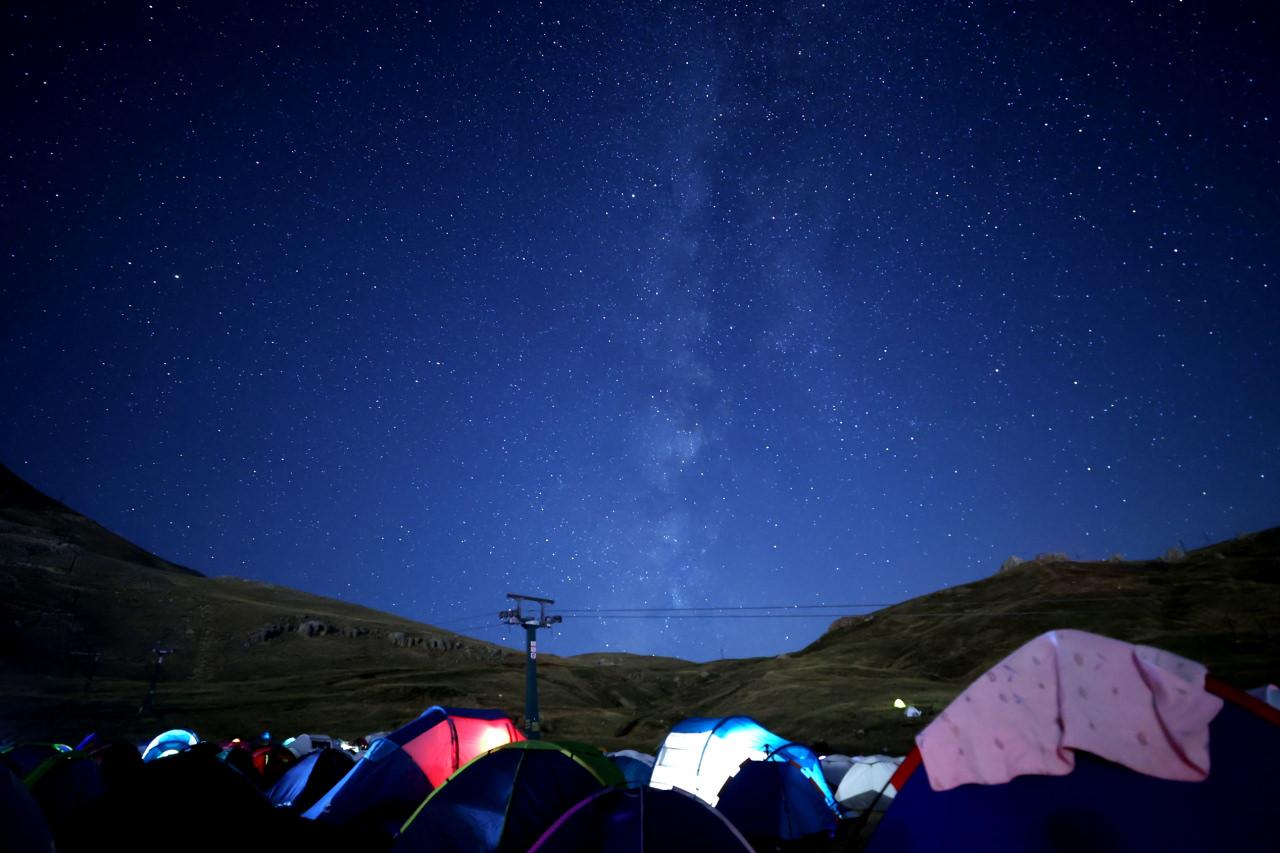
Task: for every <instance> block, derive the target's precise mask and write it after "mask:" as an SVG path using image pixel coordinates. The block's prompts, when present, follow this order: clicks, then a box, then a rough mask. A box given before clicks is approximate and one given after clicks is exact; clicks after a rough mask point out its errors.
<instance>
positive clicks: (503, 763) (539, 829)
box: [392, 741, 624, 853]
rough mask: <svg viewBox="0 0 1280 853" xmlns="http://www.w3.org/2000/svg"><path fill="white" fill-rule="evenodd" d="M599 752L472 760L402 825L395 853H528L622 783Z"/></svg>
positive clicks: (509, 753)
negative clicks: (559, 823)
mask: <svg viewBox="0 0 1280 853" xmlns="http://www.w3.org/2000/svg"><path fill="white" fill-rule="evenodd" d="M623 783H624V780H623V778H622V774H621V773H620V772H619V771H618V769H617V768H616V767H614V766H613V764H612V763H611V762H610V761H609V759H607V758H605V756H604V754H603V753H602V752H599V751H598V750H595V749H593V748H592V747H588V746H581V745H578V744H557V743H550V742H548V741H522V742H520V743H513V744H510V745H508V746H505V747H502V748H501V749H495V750H494V751H492V752H490V753H488V754H487V755H482V756H480V757H479V758H477V759H476V760H474V761H472V762H471V763H470V764H468V765H467V766H466V767H464V768H462V770H460V771H458V773H457V774H456V775H454V776H453V777H452V778H450V779H449V781H448V782H446V783H445V784H444V785H442V786H441V787H439V788H437V789H436V790H435V791H434V792H433V793H432V794H431V796H430V797H428V798H427V799H426V801H425V802H423V804H422V806H421V807H420V808H419V809H418V811H417V812H416V813H415V814H414V815H413V817H411V818H410V819H409V820H408V822H406V823H405V825H404V829H403V831H402V832H401V833H400V837H399V838H397V839H396V843H395V846H394V847H393V848H392V850H393V851H394V853H407V851H432V853H485V851H498V850H501V851H521V852H522V853H523V851H526V850H528V849H529V845H531V844H532V843H533V842H534V841H536V840H537V839H538V837H539V836H540V835H542V833H543V832H545V831H546V830H547V828H548V827H550V826H551V824H553V823H555V821H556V819H557V818H559V817H560V816H561V815H562V814H564V813H565V812H566V811H568V810H569V809H570V808H572V807H573V806H574V805H576V804H577V803H579V802H581V801H582V800H583V799H585V798H586V797H587V796H589V795H591V794H594V793H595V792H596V791H599V790H600V789H601V788H603V787H606V786H611V785H622V784H623Z"/></svg>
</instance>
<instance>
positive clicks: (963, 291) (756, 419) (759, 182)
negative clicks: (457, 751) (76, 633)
mask: <svg viewBox="0 0 1280 853" xmlns="http://www.w3.org/2000/svg"><path fill="white" fill-rule="evenodd" d="M0 15H3V18H2V20H3V25H2V26H0V42H2V43H3V62H4V76H3V87H2V90H3V95H2V97H3V114H4V115H5V117H6V121H5V125H6V132H5V145H4V151H5V156H4V159H3V161H2V162H0V240H2V241H3V257H2V263H3V270H2V273H0V295H2V297H3V298H2V301H0V459H2V460H3V461H4V462H5V463H6V464H7V465H9V466H10V467H11V468H13V469H14V470H15V471H17V472H18V473H19V474H21V475H22V476H24V477H25V478H27V479H28V480H30V481H31V482H32V483H34V484H35V485H36V486H38V487H39V488H41V489H43V490H44V491H46V492H48V493H49V494H51V495H53V496H54V497H57V498H59V499H61V500H63V501H65V502H67V503H69V504H70V505H72V506H73V507H75V508H77V509H78V510H80V511H82V512H84V513H86V514H88V515H89V516H91V517H93V518H95V519H96V520H98V521H100V522H101V523H103V524H105V525H106V526H107V527H109V528H111V529H113V530H115V531H117V532H119V533H121V534H122V535H124V536H126V537H128V538H130V539H132V540H134V541H135V542H137V543H139V544H141V545H143V546H144V547H146V548H148V549H150V550H153V551H155V552H157V553H159V554H161V555H162V556H165V557H167V558H169V559H172V560H174V561H177V562H180V563H183V564H185V565H188V566H191V567H192V568H195V569H197V570H199V571H201V572H204V573H206V574H210V575H236V576H241V577H249V578H255V579H259V580H265V581H270V582H274V583H279V584H285V585H289V586H292V587H297V588H299V589H304V590H308V591H311V592H315V593H320V594H324V595H330V596H336V597H339V598H342V599H345V600H349V601H352V602H358V603H362V604H367V605H370V606H373V607H377V608H381V609H385V610H390V611H393V612H395V613H398V614H401V615H404V616H407V617H411V618H414V619H419V620H423V621H426V622H430V623H432V624H436V625H441V626H445V627H450V628H455V629H459V630H464V631H466V632H467V633H471V634H472V635H474V636H479V637H483V638H485V639H489V640H494V641H505V642H514V641H517V640H518V639H519V638H518V637H517V636H516V635H515V634H511V635H508V634H507V633H506V632H505V631H504V630H503V629H502V628H500V627H499V626H498V625H497V615H496V614H497V612H498V611H499V610H500V609H502V608H503V607H505V606H506V601H505V598H504V596H505V593H506V592H508V591H513V592H524V593H532V594H541V595H546V596H550V597H553V598H555V599H557V602H558V605H557V610H558V612H563V613H565V614H567V615H566V618H565V622H564V624H563V625H562V626H560V627H559V628H558V629H557V631H556V632H555V633H552V634H546V635H544V636H543V637H542V638H541V644H542V646H543V649H545V650H546V651H549V652H556V653H561V654H570V653H578V652H585V651H592V650H599V651H604V650H626V651H632V652H637V653H646V654H648V653H653V654H666V655H678V656H682V657H686V658H691V659H697V660H706V659H712V658H717V657H721V656H730V657H733V656H744V655H760V654H777V653H780V652H784V651H788V650H793V649H797V648H800V647H802V646H803V645H805V644H807V643H808V642H811V641H812V640H813V639H815V638H816V637H817V636H819V635H820V634H821V632H822V631H823V629H824V628H825V627H826V625H827V624H828V623H829V622H830V621H831V620H832V619H833V618H835V617H836V616H838V615H841V614H842V613H850V612H865V609H858V608H855V607H853V606H852V605H873V604H882V603H888V602H895V601H900V600H902V599H905V598H908V597H911V596H915V595H920V594H924V593H928V592H931V591H933V590H936V589H939V588H941V587H944V586H947V585H951V584H956V583H963V582H967V581H971V580H975V579H978V578H981V577H985V576H987V575H990V574H992V573H993V572H994V571H995V570H996V569H997V567H998V566H999V565H1000V563H1001V561H1002V560H1003V559H1004V558H1005V557H1007V556H1009V555H1010V554H1020V555H1022V556H1024V557H1030V556H1032V555H1034V554H1035V553H1037V552H1041V551H1061V552H1066V553H1068V554H1069V555H1071V556H1073V557H1078V558H1082V559H1101V558H1106V557H1108V556H1109V555H1111V554H1114V553H1122V554H1125V555H1127V556H1130V557H1141V558H1145V557H1152V556H1155V555H1156V554H1159V553H1162V552H1163V551H1165V550H1166V549H1168V548H1170V547H1174V546H1179V545H1180V544H1181V545H1183V546H1185V547H1186V548H1194V547H1198V546H1200V545H1204V544H1206V543H1208V542H1210V541H1216V540H1219V539H1223V538H1228V537H1230V536H1233V535H1235V534H1237V533H1239V532H1241V531H1248V530H1255V529H1260V528H1264V527H1270V526H1273V525H1276V524H1278V523H1280V403H1278V402H1277V382H1276V376H1277V374H1278V373H1280V370H1278V367H1280V346H1278V344H1280V323H1277V321H1278V320H1280V281H1277V266H1278V264H1280V87H1278V85H1277V84H1278V83H1280V80H1278V79H1277V78H1278V74H1277V62H1278V59H1277V57H1278V56H1280V54H1277V53H1276V50H1275V45H1276V44H1277V43H1280V26H1278V25H1277V24H1278V13H1277V8H1276V6H1275V5H1274V4H1272V3H1267V2H1254V3H1250V2H1230V0H1215V2H1181V3H1176V2H1170V3H1165V2H1137V3H1129V2H1119V0H1107V2H1097V3H1092V2H1072V3H1069V4H1058V3H1041V4H1032V3H1021V2H1011V3H1009V2H990V3H984V2H972V3H963V2H932V0H931V2H921V3H917V4H912V3H908V2H887V3H879V2H867V3H836V2H831V3H817V2H776V3H763V4H738V3H610V4H596V3H584V2H571V3H563V4H559V3H551V2H543V3H539V2H536V1H535V0H521V1H520V2H513V3H503V4H488V3H478V2H466V3H445V4H436V3H427V2H422V3H410V2H404V3H374V2H361V3H356V2H261V1H260V0H255V2H236V0H226V2H218V3H199V2H189V3H172V2H161V0H155V2H150V3H147V2H124V0H121V1H120V2H83V3H74V4H72V3H67V4H59V3H48V2H21V0H20V1H19V2H14V3H7V4H5V9H4V11H3V12H2V13H0ZM814 605H838V606H835V607H826V608H816V607H813V606H814ZM698 607H736V608H745V607H786V608H789V609H786V610H774V611H762V610H722V611H717V612H715V613H708V612H705V611H698V610H688V609H672V610H668V611H667V612H666V613H665V614H664V613H661V612H658V611H657V610H655V609H656V608H698ZM610 608H629V609H631V610H629V611H628V612H626V613H617V614H615V615H614V616H611V617H610V618H602V616H601V614H599V613H593V612H590V611H594V610H599V609H610ZM800 608H810V609H800ZM766 613H769V614H772V615H771V616H769V617H767V618H766V617H762V614H766ZM815 614H816V615H815ZM708 616H717V617H721V618H707V617H708ZM779 616H782V617H786V618H779ZM748 617H749V618H748Z"/></svg>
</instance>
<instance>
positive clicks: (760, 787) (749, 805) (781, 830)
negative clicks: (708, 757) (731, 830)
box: [716, 747, 839, 850]
mask: <svg viewBox="0 0 1280 853" xmlns="http://www.w3.org/2000/svg"><path fill="white" fill-rule="evenodd" d="M784 749H785V747H784ZM778 755H781V753H777V752H775V753H773V754H772V756H771V757H770V759H766V760H764V761H746V762H744V763H743V765H742V767H741V768H739V769H738V772H737V773H736V774H734V775H733V776H731V777H730V778H729V781H727V782H725V783H724V788H723V789H722V790H721V791H720V799H719V802H718V803H717V804H716V809H717V810H718V811H719V812H720V813H721V814H723V815H724V816H725V817H727V818H728V819H729V820H730V821H731V822H732V823H733V825H734V826H735V827H737V828H738V831H739V832H741V833H742V834H743V835H744V836H745V837H746V838H747V840H748V841H750V842H751V844H752V846H753V847H755V848H757V849H761V850H768V849H772V848H773V847H774V846H775V845H776V844H777V843H778V842H792V841H799V840H800V839H807V838H814V839H818V838H820V837H822V836H825V837H827V838H830V837H831V836H832V835H833V834H834V833H835V829H836V824H837V822H838V821H839V815H838V814H837V812H836V810H835V809H834V808H833V807H832V805H830V804H828V802H827V799H826V797H827V792H825V791H824V790H823V789H822V788H819V787H818V783H817V782H815V781H814V780H813V778H812V777H811V776H809V775H806V774H805V772H804V770H803V769H802V768H801V766H800V765H799V764H798V763H795V762H792V761H785V760H779V759H777V758H775V757H774V756H778ZM815 761H816V759H815Z"/></svg>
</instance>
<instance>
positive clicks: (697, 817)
mask: <svg viewBox="0 0 1280 853" xmlns="http://www.w3.org/2000/svg"><path fill="white" fill-rule="evenodd" d="M531 850H532V851H537V853H605V851H608V853H667V851H670V850H708V851H711V850H714V851H728V852H729V853H732V851H735V850H737V851H742V853H750V850H751V845H750V844H748V843H747V841H746V839H744V838H743V837H742V835H741V834H740V833H739V832H738V830H736V829H735V828H734V826H733V824H731V823H730V822H729V821H728V820H727V819H726V818H725V816H724V815H722V814H720V813H719V812H717V811H716V810H715V809H713V808H711V806H708V805H707V804H706V803H704V802H703V801H702V800H700V799H698V798H697V797H695V796H693V795H692V794H686V793H685V792H684V791H681V790H680V789H679V788H672V789H670V790H664V789H660V788H648V787H639V788H606V789H604V790H603V791H598V792H596V793H595V794H592V795H591V796H590V797H587V798H586V799H585V800H583V801H582V802H580V803H578V804H577V805H575V806H574V807H573V808H571V809H570V810H569V811H567V812H565V814H564V815H563V816H562V817H561V818H560V819H559V820H557V821H556V822H555V823H554V824H552V826H551V828H550V829H548V830H547V831H546V832H544V833H543V834H542V837H541V838H539V839H538V841H537V842H536V843H535V844H534V845H533V847H532V848H531Z"/></svg>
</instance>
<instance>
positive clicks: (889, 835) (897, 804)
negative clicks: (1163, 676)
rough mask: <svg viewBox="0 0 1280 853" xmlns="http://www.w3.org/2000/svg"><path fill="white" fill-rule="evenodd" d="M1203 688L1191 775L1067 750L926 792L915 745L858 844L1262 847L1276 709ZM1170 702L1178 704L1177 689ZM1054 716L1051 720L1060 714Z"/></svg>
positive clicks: (1278, 740) (1217, 686)
mask: <svg viewBox="0 0 1280 853" xmlns="http://www.w3.org/2000/svg"><path fill="white" fill-rule="evenodd" d="M1089 663H1090V664H1091V663H1092V661H1089ZM993 671H994V670H993ZM1103 686H1104V688H1105V684H1104V685H1103ZM1196 689H1199V688H1196ZM1203 690H1204V692H1205V693H1208V694H1210V695H1212V696H1216V697H1219V698H1221V699H1222V700H1224V701H1223V703H1222V706H1221V709H1220V710H1219V711H1218V712H1217V714H1216V715H1215V716H1214V717H1213V718H1212V720H1211V721H1210V722H1209V723H1208V741H1207V743H1208V755H1209V762H1208V766H1207V770H1208V775H1207V776H1205V777H1204V778H1202V779H1201V780H1199V781H1180V780H1174V779H1170V778H1160V777H1158V776H1156V775H1147V774H1145V773H1140V772H1138V771H1137V770H1133V769H1130V768H1129V767H1127V766H1125V765H1124V764H1120V763H1116V762H1113V761H1108V760H1105V759H1103V758H1100V757H1098V756H1096V755H1094V754H1093V753H1091V752H1086V751H1084V750H1082V749H1075V750H1074V751H1073V758H1074V766H1073V767H1072V768H1070V770H1069V771H1068V772H1066V773H1064V774H1063V775H1041V774H1026V775H1017V776H1013V777H1012V778H1010V779H1009V780H1008V781H1006V782H1003V783H992V784H977V783H968V784H960V785H957V786H955V787H950V788H947V789H946V790H940V791H935V790H934V789H933V785H932V784H931V779H930V771H929V769H928V767H926V765H925V763H924V761H923V759H922V757H921V751H920V748H919V747H917V748H915V749H913V750H912V751H911V753H910V754H909V755H908V756H907V758H906V759H905V760H904V761H903V763H902V766H901V767H900V768H898V772H897V773H896V774H895V775H894V778H893V784H894V786H895V787H896V788H897V789H898V794H897V796H896V797H895V798H894V800H893V804H892V805H891V806H890V807H889V809H888V811H887V812H885V815H884V818H883V819H882V820H881V822H880V825H879V826H878V827H877V829H876V831H875V834H874V835H872V837H871V839H870V843H869V845H868V847H867V849H868V850H869V851H873V853H874V851H880V853H889V851H893V853H900V851H901V853H910V852H911V851H926V850H946V849H954V848H956V847H957V846H964V847H967V848H972V849H982V850H988V851H995V852H996V853H999V851H1030V853H1038V851H1042V852H1043V853H1049V852H1050V851H1059V850H1106V851H1146V850H1253V849H1257V847H1258V846H1259V843H1261V844H1262V845H1263V846H1265V845H1266V843H1267V842H1266V839H1267V838H1272V839H1273V840H1274V838H1275V834H1276V822H1275V791H1276V783H1275V768H1276V767H1278V766H1280V711H1277V710H1276V709H1274V708H1270V707H1269V706H1267V705H1266V704H1265V703H1263V702H1260V701H1258V700H1257V699H1255V698H1253V697H1251V696H1248V695H1246V694H1244V693H1243V692H1241V691H1238V690H1236V689H1234V688H1232V687H1229V686H1227V685H1225V684H1223V683H1222V682H1220V681H1218V680H1216V679H1214V678H1212V677H1211V676H1210V677H1207V678H1205V680H1204V687H1203ZM1102 692H1104V693H1109V692H1110V691H1106V690H1105V689H1104V690H1103V691H1102ZM1188 693H1189V691H1188ZM963 695H964V694H962V697H963ZM1164 695H1165V696H1168V695H1169V694H1168V693H1166V694H1164ZM1162 698H1163V697H1162ZM959 701H961V700H960V699H957V700H956V702H959ZM1174 701H1182V702H1184V703H1185V697H1180V698H1179V699H1176V700H1174ZM955 704H956V703H953V706H954V705H955ZM1141 704H1143V705H1144V706H1149V705H1150V700H1149V699H1148V700H1147V701H1146V702H1143V703H1141ZM1054 722H1058V723H1059V725H1060V724H1061V718H1059V720H1057V721H1052V720H1051V721H1050V723H1051V724H1052V723H1054ZM1119 727H1120V722H1119V721H1118V720H1117V718H1115V717H1114V716H1113V717H1111V718H1109V721H1108V726H1107V728H1108V729H1111V730H1114V729H1116V728H1119ZM990 743H991V745H990V746H984V747H983V748H982V750H981V751H982V752H983V754H982V756H981V757H980V759H981V760H983V761H988V760H990V759H991V758H993V757H995V756H996V755H997V754H1004V753H1005V752H1007V749H1005V747H1008V746H1009V744H1004V747H1002V746H1000V745H999V744H996V743H994V741H990ZM1140 743H1141V746H1142V747H1148V745H1149V744H1148V742H1144V741H1140ZM1152 745H1154V742H1152ZM1001 750H1003V752H1001ZM939 775H940V774H939ZM935 781H936V780H935ZM960 841H963V843H962V844H961V843H959V842H960Z"/></svg>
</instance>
